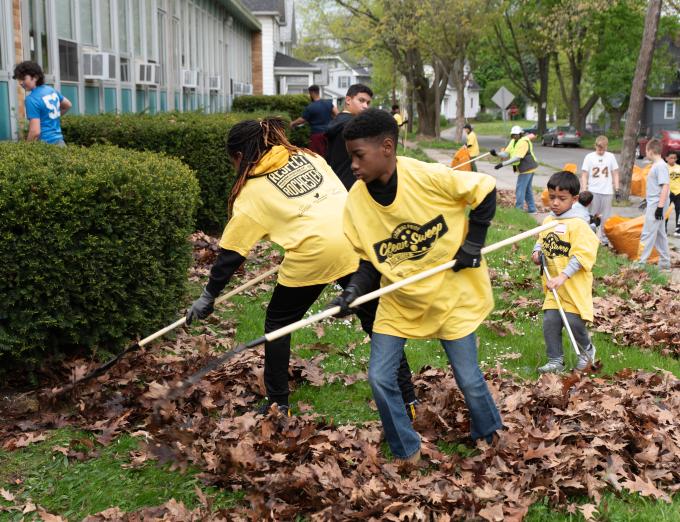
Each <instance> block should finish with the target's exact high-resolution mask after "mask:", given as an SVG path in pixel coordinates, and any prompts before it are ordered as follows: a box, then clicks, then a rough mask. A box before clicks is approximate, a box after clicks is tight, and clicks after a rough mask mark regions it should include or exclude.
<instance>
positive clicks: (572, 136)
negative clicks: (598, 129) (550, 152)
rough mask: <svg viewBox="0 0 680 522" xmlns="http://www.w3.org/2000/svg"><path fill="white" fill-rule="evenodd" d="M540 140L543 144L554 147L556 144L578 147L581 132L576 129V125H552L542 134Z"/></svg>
mask: <svg viewBox="0 0 680 522" xmlns="http://www.w3.org/2000/svg"><path fill="white" fill-rule="evenodd" d="M541 142H542V143H543V145H550V146H551V147H556V146H557V145H573V146H574V147H580V146H581V133H580V132H579V131H577V130H576V127H570V126H563V127H552V128H551V129H548V131H547V132H546V133H545V134H544V135H543V138H542V139H541Z"/></svg>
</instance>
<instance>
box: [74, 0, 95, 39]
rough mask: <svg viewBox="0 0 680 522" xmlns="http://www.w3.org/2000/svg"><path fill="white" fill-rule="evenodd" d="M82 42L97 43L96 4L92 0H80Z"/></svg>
mask: <svg viewBox="0 0 680 522" xmlns="http://www.w3.org/2000/svg"><path fill="white" fill-rule="evenodd" d="M78 5H79V6H80V12H79V14H80V43H83V44H86V45H95V44H96V41H95V31H94V5H93V4H92V0H80V1H79V2H78Z"/></svg>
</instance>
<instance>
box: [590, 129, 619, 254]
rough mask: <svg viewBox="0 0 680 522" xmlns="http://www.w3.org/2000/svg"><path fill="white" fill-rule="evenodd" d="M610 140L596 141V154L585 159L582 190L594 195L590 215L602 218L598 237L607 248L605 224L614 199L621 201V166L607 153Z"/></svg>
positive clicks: (599, 139) (601, 137)
mask: <svg viewBox="0 0 680 522" xmlns="http://www.w3.org/2000/svg"><path fill="white" fill-rule="evenodd" d="M608 145H609V140H608V139H607V136H598V137H597V138H596V139H595V152H591V153H590V154H588V155H587V156H586V157H585V158H584V159H583V166H582V167H581V189H582V190H588V191H590V192H592V193H593V202H592V204H591V206H590V209H589V210H590V213H591V214H594V215H598V214H599V216H600V220H601V223H602V226H600V227H598V231H597V237H598V238H599V240H600V242H601V243H602V244H603V245H605V246H607V245H609V240H608V239H607V236H606V235H605V234H604V224H605V223H606V222H607V220H608V219H609V217H610V216H611V213H612V199H613V198H614V196H616V201H619V200H620V199H621V192H620V190H619V164H618V163H617V162H616V157H614V155H613V154H612V153H611V152H607V146H608Z"/></svg>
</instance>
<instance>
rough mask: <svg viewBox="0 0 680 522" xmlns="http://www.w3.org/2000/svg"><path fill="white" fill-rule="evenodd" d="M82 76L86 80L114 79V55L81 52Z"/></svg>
mask: <svg viewBox="0 0 680 522" xmlns="http://www.w3.org/2000/svg"><path fill="white" fill-rule="evenodd" d="M83 77H84V78H85V79H86V80H115V79H116V55H115V54H111V53H83Z"/></svg>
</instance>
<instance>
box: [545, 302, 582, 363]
mask: <svg viewBox="0 0 680 522" xmlns="http://www.w3.org/2000/svg"><path fill="white" fill-rule="evenodd" d="M565 315H566V316H567V321H569V326H571V331H572V333H573V334H574V339H576V344H578V346H579V349H580V351H581V352H585V350H586V348H588V346H589V345H590V336H589V335H588V329H587V328H586V323H585V321H584V320H583V319H581V316H580V315H578V314H573V313H571V312H565ZM563 326H564V324H563V323H562V317H560V311H559V310H544V311H543V339H545V348H546V351H547V352H548V359H561V358H562V357H563V356H564V351H563V350H562V328H563ZM569 342H570V343H571V341H569Z"/></svg>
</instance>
